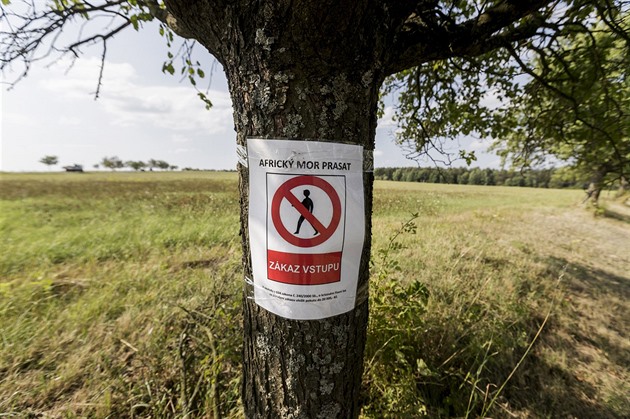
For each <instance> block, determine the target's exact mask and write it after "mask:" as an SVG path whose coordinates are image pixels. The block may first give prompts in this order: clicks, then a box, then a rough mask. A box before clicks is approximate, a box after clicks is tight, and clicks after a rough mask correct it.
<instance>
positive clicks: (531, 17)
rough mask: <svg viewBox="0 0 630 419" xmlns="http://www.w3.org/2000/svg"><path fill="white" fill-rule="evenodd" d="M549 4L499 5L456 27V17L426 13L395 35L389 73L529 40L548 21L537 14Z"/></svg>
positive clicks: (540, 1) (538, 1)
mask: <svg viewBox="0 0 630 419" xmlns="http://www.w3.org/2000/svg"><path fill="white" fill-rule="evenodd" d="M549 3H550V2H549V1H548V0H547V1H544V0H530V1H505V2H500V3H499V4H498V5H496V6H493V7H490V8H487V9H486V10H485V11H484V10H480V11H479V12H478V14H477V15H476V16H475V17H474V18H471V19H468V20H465V21H463V22H462V23H456V22H457V20H458V16H456V15H454V14H453V15H450V14H449V15H447V14H444V13H443V12H441V11H439V10H432V11H428V10H425V12H424V15H422V16H418V15H414V16H412V17H410V19H409V20H408V22H407V24H406V25H405V26H404V27H403V28H401V30H400V31H399V33H398V34H397V35H396V39H395V41H394V47H393V48H392V51H393V53H392V54H391V58H390V60H389V63H388V66H387V68H386V72H387V74H393V73H396V72H399V71H402V70H405V69H407V68H411V67H414V66H418V65H421V64H423V63H426V62H429V61H434V60H440V59H446V58H450V57H455V56H478V55H482V54H484V53H486V52H489V51H492V50H494V49H496V48H498V47H500V46H504V45H507V44H510V43H513V42H518V41H521V40H524V39H527V38H530V37H531V36H533V35H535V34H536V32H537V30H538V29H539V28H540V26H541V25H542V23H543V22H544V21H545V20H544V19H543V18H542V15H541V14H540V13H539V12H538V10H539V9H541V8H542V7H544V6H545V5H548V4H549ZM449 13H451V11H449ZM519 21H521V22H520V24H518V25H516V24H517V23H518V22H519ZM513 25H516V26H513Z"/></svg>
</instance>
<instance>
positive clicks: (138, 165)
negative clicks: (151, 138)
mask: <svg viewBox="0 0 630 419" xmlns="http://www.w3.org/2000/svg"><path fill="white" fill-rule="evenodd" d="M125 166H127V167H130V168H132V169H133V170H135V171H136V172H137V171H138V170H142V169H144V168H145V167H147V164H146V163H145V162H143V161H140V160H138V161H133V160H129V161H127V162H125Z"/></svg>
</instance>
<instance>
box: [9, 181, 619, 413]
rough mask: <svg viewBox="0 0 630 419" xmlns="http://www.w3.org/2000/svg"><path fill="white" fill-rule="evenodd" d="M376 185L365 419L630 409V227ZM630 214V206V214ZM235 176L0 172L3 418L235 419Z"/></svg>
mask: <svg viewBox="0 0 630 419" xmlns="http://www.w3.org/2000/svg"><path fill="white" fill-rule="evenodd" d="M583 198H584V192H582V191H576V190H553V189H530V188H509V187H498V186H460V185H434V184H420V183H402V182H385V181H377V182H376V183H375V192H374V208H373V246H372V262H373V263H372V267H371V284H370V310H371V319H370V325H369V331H368V333H369V337H368V344H367V348H366V354H365V373H364V379H363V386H362V403H363V406H364V408H363V417H365V418H407V417H409V418H415V417H430V418H447V417H469V418H476V417H493V418H569V417H571V418H572V417H576V418H598V419H599V418H623V417H628V416H629V415H630V401H629V399H628V394H630V384H629V383H630V338H629V336H630V335H629V329H630V324H629V322H628V319H630V298H629V297H630V223H629V222H628V219H630V217H628V215H627V213H626V212H624V211H628V208H627V206H624V204H623V203H622V202H621V201H619V200H615V199H614V198H613V195H612V194H609V195H607V196H606V197H605V199H606V201H605V202H604V205H605V206H606V209H605V210H604V211H600V214H599V215H597V216H596V215H594V214H593V211H592V210H588V209H585V208H584V207H583V206H582V205H581V201H582V200H583ZM628 212H630V211H628ZM238 214H239V197H238V179H237V176H236V174H235V173H218V172H217V173H214V172H212V173H211V172H181V173H157V172H144V173H84V174H73V173H48V174H2V175H1V178H0V255H1V256H0V416H2V417H20V418H21V417H44V418H74V417H90V418H107V417H111V418H124V417H129V418H131V417H137V418H164V417H172V418H176V417H217V418H218V417H234V418H239V417H242V413H241V409H240V401H239V392H240V387H239V386H240V370H241V358H240V346H241V339H242V329H241V325H240V323H241V312H240V310H241V298H242V293H243V275H242V270H241V258H242V255H241V246H240V236H239V216H238Z"/></svg>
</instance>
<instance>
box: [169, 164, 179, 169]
mask: <svg viewBox="0 0 630 419" xmlns="http://www.w3.org/2000/svg"><path fill="white" fill-rule="evenodd" d="M177 167H178V166H174V165H170V166H169V167H168V169H169V170H177Z"/></svg>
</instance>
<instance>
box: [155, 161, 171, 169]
mask: <svg viewBox="0 0 630 419" xmlns="http://www.w3.org/2000/svg"><path fill="white" fill-rule="evenodd" d="M155 165H156V166H157V168H158V169H162V170H168V168H169V167H170V164H168V163H167V162H165V161H164V160H157V161H156V162H155Z"/></svg>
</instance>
